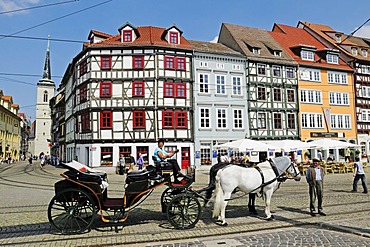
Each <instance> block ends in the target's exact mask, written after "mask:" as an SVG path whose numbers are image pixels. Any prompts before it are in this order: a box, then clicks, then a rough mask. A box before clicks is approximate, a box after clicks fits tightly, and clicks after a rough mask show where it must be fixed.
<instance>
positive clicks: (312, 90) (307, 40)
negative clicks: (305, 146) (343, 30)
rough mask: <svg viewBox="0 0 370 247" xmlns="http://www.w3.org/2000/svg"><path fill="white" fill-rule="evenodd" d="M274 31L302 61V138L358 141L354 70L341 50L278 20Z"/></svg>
mask: <svg viewBox="0 0 370 247" xmlns="http://www.w3.org/2000/svg"><path fill="white" fill-rule="evenodd" d="M271 35H273V37H274V38H275V39H276V40H277V41H278V42H279V43H280V44H281V45H282V46H283V47H284V49H285V50H286V51H287V52H288V53H289V54H290V55H291V56H292V57H293V58H294V59H295V60H296V61H297V63H298V64H299V83H298V85H299V95H300V97H299V103H300V106H299V109H300V120H301V121H300V127H301V138H302V141H311V140H314V139H317V138H322V137H331V138H334V139H338V140H342V141H346V142H353V143H356V139H357V138H356V128H355V126H356V124H355V123H356V122H355V111H354V97H353V94H354V92H353V77H352V76H353V70H352V68H351V67H350V66H348V65H347V64H346V63H345V61H344V60H343V59H341V58H340V56H339V55H340V52H339V50H337V49H331V48H328V47H326V46H325V45H324V44H323V43H321V42H320V41H319V40H317V39H315V38H314V37H313V36H312V35H310V34H309V33H308V32H307V31H306V30H303V29H301V28H297V27H291V26H287V25H282V24H275V25H274V27H273V30H272V32H271ZM335 152H336V153H334V156H335V157H337V158H339V157H340V155H339V153H338V152H339V151H338V149H337V150H335ZM324 155H325V157H327V155H328V153H326V154H324ZM342 155H343V154H342Z"/></svg>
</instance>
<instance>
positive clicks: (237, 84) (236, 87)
mask: <svg viewBox="0 0 370 247" xmlns="http://www.w3.org/2000/svg"><path fill="white" fill-rule="evenodd" d="M231 80H232V82H233V92H232V94H233V95H238V96H241V95H242V77H241V76H232V77H231Z"/></svg>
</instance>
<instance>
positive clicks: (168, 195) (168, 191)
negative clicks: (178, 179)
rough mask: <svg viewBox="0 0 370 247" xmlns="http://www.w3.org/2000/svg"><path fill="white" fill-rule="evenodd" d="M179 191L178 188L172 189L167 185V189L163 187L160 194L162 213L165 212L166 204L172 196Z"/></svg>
mask: <svg viewBox="0 0 370 247" xmlns="http://www.w3.org/2000/svg"><path fill="white" fill-rule="evenodd" d="M179 193H180V191H178V190H174V189H173V188H170V187H168V188H167V189H165V190H164V191H163V193H162V195H161V206H162V213H166V212H167V205H168V203H170V201H171V200H172V198H173V197H174V196H175V195H177V194H179Z"/></svg>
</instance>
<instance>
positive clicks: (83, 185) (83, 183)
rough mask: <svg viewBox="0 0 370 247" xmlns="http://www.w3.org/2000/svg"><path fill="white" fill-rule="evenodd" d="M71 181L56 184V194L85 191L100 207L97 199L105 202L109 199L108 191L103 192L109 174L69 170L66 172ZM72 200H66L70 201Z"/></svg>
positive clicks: (65, 180)
mask: <svg viewBox="0 0 370 247" xmlns="http://www.w3.org/2000/svg"><path fill="white" fill-rule="evenodd" d="M64 175H66V176H67V177H68V178H69V179H70V180H69V179H64V180H61V181H58V182H56V183H55V184H54V188H55V194H56V195H57V194H59V193H60V192H61V191H63V190H66V189H71V188H75V189H79V190H83V191H85V192H86V193H87V194H88V195H90V196H91V198H93V199H94V201H95V203H96V205H98V202H97V198H96V196H97V197H98V199H99V200H100V201H101V202H104V201H105V200H106V199H107V195H108V192H107V189H105V190H104V191H102V187H101V185H102V181H106V179H107V174H106V173H102V172H94V173H86V172H77V171H74V170H69V171H66V172H64ZM70 199H71V198H66V200H70Z"/></svg>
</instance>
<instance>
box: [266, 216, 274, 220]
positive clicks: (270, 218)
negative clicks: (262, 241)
mask: <svg viewBox="0 0 370 247" xmlns="http://www.w3.org/2000/svg"><path fill="white" fill-rule="evenodd" d="M266 220H268V221H271V220H274V216H273V215H271V216H270V217H268V218H266Z"/></svg>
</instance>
